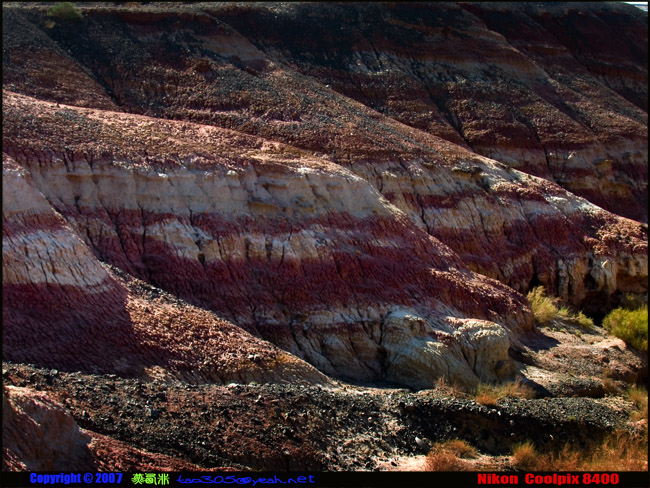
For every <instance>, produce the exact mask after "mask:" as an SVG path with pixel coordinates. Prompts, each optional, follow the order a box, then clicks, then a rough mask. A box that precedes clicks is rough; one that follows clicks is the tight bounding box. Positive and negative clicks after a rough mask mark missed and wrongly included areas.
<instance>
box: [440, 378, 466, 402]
mask: <svg viewBox="0 0 650 488" xmlns="http://www.w3.org/2000/svg"><path fill="white" fill-rule="evenodd" d="M435 389H436V391H438V392H439V393H442V394H443V395H445V396H451V397H455V398H458V397H462V396H464V395H465V392H464V391H463V390H462V388H460V387H459V386H458V385H454V384H453V383H449V382H448V381H447V379H445V377H444V376H442V377H440V378H439V379H438V381H437V382H436V386H435Z"/></svg>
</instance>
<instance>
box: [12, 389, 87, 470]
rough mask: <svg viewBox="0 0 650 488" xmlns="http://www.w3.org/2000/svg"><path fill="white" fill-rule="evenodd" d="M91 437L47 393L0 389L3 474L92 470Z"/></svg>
mask: <svg viewBox="0 0 650 488" xmlns="http://www.w3.org/2000/svg"><path fill="white" fill-rule="evenodd" d="M89 441H90V437H89V436H88V435H87V434H85V433H84V432H82V431H81V429H79V426H78V425H77V424H76V422H75V421H74V419H73V418H72V416H71V415H70V413H69V412H68V411H67V410H66V409H65V408H64V407H63V406H62V405H61V404H59V403H56V402H54V401H53V400H52V399H51V398H50V397H49V396H48V395H47V394H46V393H43V392H37V391H34V390H31V389H29V388H17V387H13V386H9V387H6V386H3V387H2V470H3V471H4V470H9V471H59V470H75V471H83V470H92V469H93V468H94V463H93V458H92V454H91V452H90V450H89V449H88V442H89Z"/></svg>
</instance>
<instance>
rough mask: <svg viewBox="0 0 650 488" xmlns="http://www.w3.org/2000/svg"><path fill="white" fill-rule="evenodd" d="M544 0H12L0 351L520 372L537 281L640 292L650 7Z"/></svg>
mask: <svg viewBox="0 0 650 488" xmlns="http://www.w3.org/2000/svg"><path fill="white" fill-rule="evenodd" d="M145 3H146V2H145ZM535 5H536V6H532V5H519V4H508V5H507V6H504V5H502V4H498V5H492V4H465V3H463V4H444V5H442V4H420V5H408V6H403V5H399V4H398V5H392V4H390V5H389V4H341V5H334V4H256V5H243V6H241V5H235V4H218V5H217V4H203V3H194V4H171V3H168V4H155V3H146V4H145V5H126V6H114V5H113V6H110V7H108V6H105V5H101V4H80V5H78V11H79V12H80V13H81V16H80V18H78V19H72V18H64V17H61V16H56V15H55V16H52V15H49V16H48V15H47V12H48V9H49V8H50V7H51V5H44V4H42V5H41V4H31V5H21V4H11V3H10V4H5V5H4V6H3V74H4V76H3V360H4V361H8V362H10V363H16V364H18V363H23V364H31V365H34V367H37V368H55V369H56V370H57V373H56V374H58V370H61V371H67V372H81V373H83V374H86V375H96V376H97V375H99V376H101V375H118V376H119V377H123V378H131V379H133V380H134V381H136V380H137V381H144V382H147V381H151V380H154V379H155V380H160V381H166V382H168V383H169V384H180V385H183V384H205V385H211V384H217V385H221V384H227V383H231V382H240V383H250V382H259V383H281V384H302V385H319V386H318V387H319V388H328V389H334V390H335V389H336V388H337V386H335V385H338V384H339V383H338V380H346V381H355V382H372V383H375V384H384V385H386V384H392V385H398V386H405V387H410V388H416V389H426V388H431V387H433V386H434V385H435V384H436V382H437V381H438V380H439V379H440V378H445V379H446V380H447V381H449V382H451V383H456V384H460V385H464V386H465V387H471V386H474V385H476V384H477V383H478V382H479V381H483V382H486V381H498V380H507V379H513V378H515V377H516V376H517V375H518V374H521V370H522V364H521V363H520V362H518V361H517V360H520V359H521V354H522V351H525V350H526V348H527V347H529V346H528V344H531V341H533V343H534V341H535V340H539V337H538V336H539V331H537V330H536V328H535V327H534V325H533V318H532V314H531V309H530V306H529V304H528V302H527V300H526V298H525V297H524V296H523V295H522V293H523V294H525V292H527V291H529V290H530V289H531V288H532V287H534V286H538V285H544V286H545V287H546V289H547V290H548V291H549V292H550V293H551V294H553V295H555V296H557V297H559V298H560V299H561V300H563V301H564V302H565V303H567V304H570V305H572V306H575V307H580V308H582V309H584V310H585V311H587V312H588V313H593V314H600V315H602V314H603V313H606V312H607V311H608V310H609V309H611V308H612V307H613V306H614V305H616V304H617V303H618V302H619V300H620V299H621V297H622V296H623V295H625V294H627V293H635V294H644V293H647V269H648V266H647V225H646V224H645V223H644V222H646V220H647V195H646V192H647V61H646V57H647V14H643V13H642V12H640V11H637V10H635V9H633V7H628V6H624V5H621V6H619V5H613V4H595V5H592V4H589V5H585V4H577V5H571V4H565V5H564V6H561V7H560V6H548V7H542V6H539V5H538V4H535ZM514 25H518V26H522V27H521V28H517V29H514V28H513V26H514ZM621 25H625V26H627V28H626V30H625V34H624V35H615V33H614V31H615V30H616V29H617V28H619V27H620V26H621ZM603 33H604V34H603ZM644 36H645V37H644ZM603 39H605V40H606V41H607V42H605V41H603ZM603 43H604V44H603ZM622 358H623V359H622V361H624V362H625V361H629V362H631V363H630V364H631V366H630V365H628V366H629V367H628V369H627V370H629V371H631V373H630V374H632V376H634V375H636V376H635V377H639V375H641V376H643V373H642V370H643V364H642V362H639V361H640V360H639V359H638V358H636V359H635V357H634V354H628V355H625V354H623V356H622ZM531 364H532V363H531ZM549 369H552V367H549ZM623 369H625V367H623ZM590 374H591V373H590ZM628 376H629V375H628ZM57 377H58V376H57ZM18 383H20V384H19V387H20V388H18V387H16V388H14V389H12V390H11V391H7V392H6V393H5V396H6V398H13V400H11V401H12V402H13V403H12V405H14V406H13V407H12V408H14V409H16V408H18V407H16V405H19V404H29V402H30V401H31V402H32V403H34V404H35V405H37V406H38V408H43V409H45V410H48V409H52V408H53V409H54V410H55V411H56V412H59V413H57V414H56V415H59V414H60V415H63V416H65V415H69V414H65V409H66V406H65V405H66V401H65V398H59V397H57V395H58V394H57V393H56V392H54V393H52V392H50V393H49V394H50V395H54V397H57V401H59V402H62V403H61V404H59V403H56V402H54V403H52V402H53V401H52V400H51V399H50V398H48V397H47V395H46V396H43V395H42V394H36V396H35V397H34V398H33V400H29V399H28V396H29V388H28V386H29V385H26V384H24V382H23V381H22V380H21V382H16V384H18ZM542 383H543V382H542ZM125 384H126V383H120V385H122V386H120V387H119V388H122V387H123V386H124V385H125ZM548 386H549V385H547V384H544V387H545V388H546V387H548ZM25 387H27V388H26V389H25ZM334 390H333V391H334ZM597 390H598V389H597ZM328 391H329V390H328ZM558 391H561V388H560V390H558ZM598 391H600V392H601V394H602V387H601V389H600V390H598ZM39 395H41V396H39ZM125 395H127V396H128V395H129V393H128V392H126V393H125ZM5 400H6V401H9V400H8V399H5ZM344 403H345V402H344ZM61 405H63V406H61ZM68 407H69V405H68ZM89 410H90V411H91V414H90V415H94V413H92V412H93V410H92V409H89ZM56 412H55V413H56ZM61 412H63V413H61ZM83 412H85V415H89V414H88V412H87V411H86V410H83ZM64 414H65V415H64ZM20 415H22V414H16V415H15V416H14V417H11V418H10V419H9V420H8V421H7V422H10V421H11V422H13V421H16V422H18V421H19V420H16V419H20V418H22V417H21V416H20ZM25 415H29V413H27V414H25ZM53 415H54V414H53ZM56 415H55V416H56ZM72 415H73V416H74V415H82V419H86V420H87V417H83V415H84V414H82V413H80V411H78V409H73V412H72ZM97 415H99V414H97ZM102 415H103V414H102ZM66 418H67V417H66ZM93 418H94V417H93ZM12 419H13V420H12ZM77 420H79V419H78V418H77ZM66 422H67V420H66ZM84 422H85V424H84V425H85V426H86V427H87V428H90V429H91V430H95V431H96V432H98V433H101V434H107V435H109V436H111V435H116V434H115V432H114V431H112V430H111V429H108V430H107V428H106V427H105V426H104V427H101V428H100V429H99V430H97V429H98V427H97V425H99V424H101V422H100V423H99V424H97V422H94V421H84ZM93 422H94V423H93ZM66 425H67V424H66ZM70 429H72V430H71V432H73V433H74V437H75V439H77V440H78V441H79V445H80V446H82V447H83V446H85V444H84V442H82V441H83V435H86V434H83V433H81V431H78V428H77V427H76V426H71V427H70ZM74 429H77V430H74ZM9 432H10V434H11V432H12V431H9ZM284 434H286V432H285V433H284ZM3 435H4V434H3ZM118 438H119V436H118ZM75 442H76V441H75ZM93 442H95V441H93ZM97 442H100V441H97ZM101 442H104V443H105V446H108V445H109V444H110V442H111V441H110V440H107V439H104V440H103V441H101ZM86 443H87V441H86ZM106 443H108V444H106ZM152 446H154V447H153V450H154V451H155V443H154V444H152V445H148V446H147V447H146V449H148V450H151V449H152ZM82 447H80V448H79V450H77V451H78V453H80V454H79V457H78V459H77V461H74V462H82V461H79V460H80V459H83V462H85V463H91V464H92V463H93V462H96V461H93V460H92V459H93V456H92V455H91V454H89V452H87V451H86V450H84V449H86V448H83V449H82ZM140 447H141V448H144V446H140ZM93 449H95V448H93ZM106 449H108V450H109V451H110V450H111V449H113V450H116V449H117V450H119V449H118V448H117V447H115V445H113V447H110V448H109V447H106ZM120 449H122V448H121V447H120ZM125 449H126V448H125ZM314 449H315V451H314V452H318V449H316V448H314ZM77 451H75V452H77ZM127 451H128V449H127ZM120 452H122V451H120ZM124 452H126V451H124ZM129 452H130V454H129V456H131V458H130V459H135V458H137V459H140V460H141V462H142V463H145V459H146V460H147V461H146V462H152V463H153V465H155V464H156V462H159V463H160V466H166V467H169V466H172V465H173V466H176V467H179V466H180V468H179V469H181V468H182V469H191V466H190V465H189V464H188V465H185V464H183V463H184V462H185V463H190V464H191V463H195V465H198V466H201V467H204V468H206V467H218V466H223V465H225V464H224V463H223V462H222V460H223V459H230V460H231V461H232V460H233V459H234V458H233V456H228V455H224V454H223V453H222V454H220V455H219V456H217V457H210V455H208V454H206V456H207V457H205V456H204V457H201V456H199V457H198V458H197V457H196V456H194V455H192V456H190V455H189V454H188V455H187V456H186V457H183V456H180V458H179V459H180V460H176V461H173V462H172V461H170V460H169V459H167V461H164V460H163V458H161V457H159V458H156V455H155V454H151V453H147V454H142V453H140V454H135V451H129ZM160 452H161V453H162V452H163V451H160ZM177 454H178V453H176V454H175V456H176V457H178V456H177ZM52 456H54V454H53V455H52ZM111 456H117V455H116V454H115V453H113V454H111ZM147 456H149V457H147ZM152 456H153V457H152ZM161 456H162V454H161ZM287 456H289V455H287ZM314 456H316V455H315V454H314ZM54 457H55V456H54ZM100 457H101V456H100ZM118 457H119V456H118ZM176 457H175V458H174V459H176ZM271 457H272V456H271ZM308 457H309V456H308ZM10 458H11V461H10V462H8V464H7V465H8V466H9V467H12V468H13V469H19V468H20V467H21V466H22V467H23V468H24V467H25V466H27V461H26V460H28V459H29V455H20V454H16V453H15V452H14V451H12V454H11V456H10ZM21 458H22V461H21ZM199 458H200V461H201V462H199V463H198V464H196V463H197V459H199ZM280 458H281V459H284V458H283V457H282V456H281V457H280ZM280 458H279V459H280ZM316 458H318V462H316V461H314V459H316ZM111 459H113V458H111ZM152 459H153V461H152ZM155 459H158V461H155ZM165 459H166V458H165ZM238 459H239V458H238ZM246 459H247V458H242V459H239V461H238V463H239V464H238V466H239V465H241V466H248V467H253V466H254V467H260V466H261V467H264V468H269V467H272V466H273V462H275V461H273V460H272V459H271V458H269V459H271V460H270V461H269V460H268V459H266V458H265V459H266V460H265V461H264V463H266V464H264V463H262V464H260V463H258V462H257V461H256V462H252V463H249V462H248V461H246ZM305 459H307V458H305ZM309 459H310V461H309V463H312V464H313V463H316V464H313V466H316V467H328V466H329V467H347V468H349V467H350V466H355V465H353V464H352V465H351V464H349V463H348V462H347V461H345V462H342V461H340V462H339V461H336V462H334V461H331V462H330V461H327V459H325V458H323V459H321V458H320V457H318V456H316V457H309ZM5 461H6V456H5ZM111 462H114V460H113V461H111ZM284 462H285V461H284V460H282V461H278V466H280V467H289V468H297V467H298V466H289V465H287V466H284V464H283V463H284ZM305 462H307V461H305ZM328 462H329V464H328ZM133 463H135V464H137V462H136V461H133ZM165 463H167V464H165ZM170 463H171V464H170ZM173 463H177V464H173ZM178 463H180V464H178ZM309 463H307V464H309ZM226 464H227V463H226ZM312 464H309V466H312ZM60 465H61V464H60V463H59V464H56V462H54V461H53V464H52V466H55V467H48V468H47V469H59V468H58V467H56V466H60ZM48 466H50V465H48ZM187 466H190V468H187ZM305 466H306V464H305ZM30 469H31V468H30ZM34 469H36V468H34ZM43 469H45V468H43Z"/></svg>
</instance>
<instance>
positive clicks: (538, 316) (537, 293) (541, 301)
mask: <svg viewBox="0 0 650 488" xmlns="http://www.w3.org/2000/svg"><path fill="white" fill-rule="evenodd" d="M526 298H528V301H529V302H530V306H531V308H532V310H533V317H535V322H537V323H538V324H539V325H548V324H550V323H551V321H552V320H553V319H554V318H555V317H557V315H558V312H559V310H558V308H557V305H556V304H555V300H553V299H552V298H549V297H547V296H546V288H544V287H543V286H538V287H536V288H533V289H532V290H530V291H529V292H528V295H526Z"/></svg>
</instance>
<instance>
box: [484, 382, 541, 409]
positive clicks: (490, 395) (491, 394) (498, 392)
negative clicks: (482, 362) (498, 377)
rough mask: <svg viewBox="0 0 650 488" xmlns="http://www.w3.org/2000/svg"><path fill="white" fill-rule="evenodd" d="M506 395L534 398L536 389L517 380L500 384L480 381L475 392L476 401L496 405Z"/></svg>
mask: <svg viewBox="0 0 650 488" xmlns="http://www.w3.org/2000/svg"><path fill="white" fill-rule="evenodd" d="M506 397H514V398H534V397H535V391H534V390H533V389H532V388H531V387H530V386H528V385H525V384H524V383H522V382H521V381H520V380H517V381H515V382H513V383H502V384H498V385H492V384H488V383H479V385H478V387H477V388H476V392H475V398H476V401H477V403H480V404H481V405H496V404H497V402H498V401H499V400H500V399H502V398H506Z"/></svg>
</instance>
